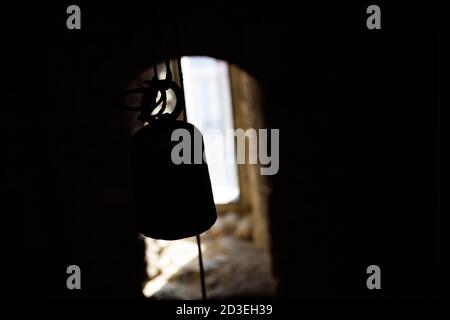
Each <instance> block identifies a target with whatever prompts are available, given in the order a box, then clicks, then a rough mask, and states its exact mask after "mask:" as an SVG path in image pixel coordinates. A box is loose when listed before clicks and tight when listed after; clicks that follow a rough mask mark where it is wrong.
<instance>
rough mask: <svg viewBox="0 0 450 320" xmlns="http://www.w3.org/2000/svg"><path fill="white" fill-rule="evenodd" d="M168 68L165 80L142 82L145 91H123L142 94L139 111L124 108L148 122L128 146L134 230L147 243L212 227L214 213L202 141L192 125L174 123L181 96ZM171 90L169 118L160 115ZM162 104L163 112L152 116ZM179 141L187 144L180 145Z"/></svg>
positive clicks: (178, 113) (142, 89)
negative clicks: (171, 100)
mask: <svg viewBox="0 0 450 320" xmlns="http://www.w3.org/2000/svg"><path fill="white" fill-rule="evenodd" d="M166 67H167V75H166V79H164V80H158V79H157V77H156V76H155V77H154V78H153V80H151V81H145V83H146V84H147V85H148V87H146V88H138V89H134V90H130V91H128V92H127V94H131V93H139V94H142V99H141V105H140V107H138V108H136V107H128V106H126V108H127V109H128V110H134V111H137V110H140V111H141V115H140V116H139V118H138V119H139V120H141V121H143V122H144V123H146V125H145V126H143V127H142V128H141V129H139V130H138V131H136V132H135V133H134V134H133V136H132V137H131V141H130V165H131V182H132V189H133V190H132V191H133V202H134V214H135V223H136V226H137V229H138V231H139V232H140V233H142V234H143V235H145V236H147V237H150V238H154V239H163V240H177V239H182V238H187V237H192V236H196V235H199V234H200V233H202V232H204V231H206V230H208V229H209V228H211V227H212V226H213V224H214V222H215V221H216V219H217V213H216V206H215V203H214V198H213V193H212V188H211V181H210V177H209V171H208V165H207V163H206V161H205V160H204V156H203V155H204V143H203V136H202V135H201V133H200V131H199V130H198V129H197V128H196V127H195V126H193V125H192V124H190V123H188V122H184V121H179V120H177V117H178V116H179V115H180V114H181V112H182V110H183V106H184V96H183V93H182V91H181V88H180V87H179V86H178V85H177V84H176V83H175V82H173V81H172V76H171V72H170V64H169V63H168V62H166ZM155 74H157V72H155ZM169 89H171V90H172V91H173V92H174V93H175V97H176V104H175V106H174V109H173V111H172V113H164V112H163V111H164V110H165V108H166V97H167V95H166V91H167V90H169ZM158 94H159V96H160V97H161V98H160V99H159V100H157V97H158ZM160 104H162V107H161V108H160V110H159V112H157V113H156V114H155V113H154V111H155V110H156V109H157V107H158V106H159V105H160ZM180 134H181V135H180ZM182 136H183V139H186V140H181V138H182ZM180 140H181V141H180ZM180 143H181V144H182V148H180ZM199 155H200V156H199ZM180 156H181V158H182V161H180Z"/></svg>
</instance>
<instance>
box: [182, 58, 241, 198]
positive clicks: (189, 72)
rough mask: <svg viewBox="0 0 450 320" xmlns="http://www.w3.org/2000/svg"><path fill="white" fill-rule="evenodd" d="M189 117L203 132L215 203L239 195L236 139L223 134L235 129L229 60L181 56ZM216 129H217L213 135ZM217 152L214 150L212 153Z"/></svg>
mask: <svg viewBox="0 0 450 320" xmlns="http://www.w3.org/2000/svg"><path fill="white" fill-rule="evenodd" d="M181 68H182V72H183V84H184V90H185V99H186V118H187V120H188V121H189V122H190V123H192V124H193V125H195V126H196V127H197V128H198V129H199V130H200V131H201V132H202V133H203V135H204V140H205V153H206V159H207V160H208V159H212V158H214V160H215V161H213V162H211V161H209V163H208V168H209V174H210V177H211V185H212V189H213V194H214V201H215V202H216V204H226V203H231V202H236V201H237V200H238V199H239V181H238V170H237V166H236V164H235V162H234V163H233V162H231V161H227V156H231V157H235V150H234V141H233V140H232V139H227V138H226V137H225V135H224V134H223V133H224V132H225V131H226V130H227V129H233V128H234V124H233V109H232V99H231V89H230V80H229V70H228V64H227V63H226V62H225V61H221V60H217V59H213V58H210V57H183V58H181ZM214 132H215V133H217V134H216V135H214ZM213 153H214V154H213Z"/></svg>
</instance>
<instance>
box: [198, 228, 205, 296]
mask: <svg viewBox="0 0 450 320" xmlns="http://www.w3.org/2000/svg"><path fill="white" fill-rule="evenodd" d="M196 238H197V247H198V264H199V266H200V283H201V286H202V299H203V300H207V297H206V284H205V270H204V269H203V257H202V245H201V242H200V235H199V234H198V235H197V236H196Z"/></svg>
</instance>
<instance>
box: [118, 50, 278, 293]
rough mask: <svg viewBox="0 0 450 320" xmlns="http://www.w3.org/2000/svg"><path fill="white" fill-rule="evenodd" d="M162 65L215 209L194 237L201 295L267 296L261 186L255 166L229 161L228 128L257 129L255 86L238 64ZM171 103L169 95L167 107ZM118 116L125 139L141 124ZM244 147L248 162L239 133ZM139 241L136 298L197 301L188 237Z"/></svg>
mask: <svg viewBox="0 0 450 320" xmlns="http://www.w3.org/2000/svg"><path fill="white" fill-rule="evenodd" d="M170 63H171V65H172V71H173V76H174V79H175V81H177V82H178V83H181V84H182V86H183V88H184V94H185V99H186V110H185V113H183V114H182V115H181V116H180V118H183V119H185V120H187V121H189V122H191V123H192V124H194V125H195V126H197V127H198V128H199V129H200V131H201V132H202V134H203V136H204V141H205V152H206V157H207V159H208V166H209V171H210V176H211V183H212V188H213V194H214V200H215V203H216V208H217V211H218V220H217V222H216V223H215V225H214V226H213V227H212V228H211V229H210V230H208V231H207V232H205V233H204V234H202V235H201V237H202V254H203V256H204V265H205V272H206V287H207V291H208V296H209V297H211V298H218V299H222V298H233V297H270V296H271V295H272V294H273V293H274V291H275V287H276V281H275V279H274V277H273V273H272V267H271V254H270V236H269V232H268V218H267V217H268V212H267V196H268V193H269V187H268V183H267V181H266V180H265V178H264V176H261V174H260V171H259V167H260V163H258V162H257V163H249V162H248V161H247V162H244V163H238V162H237V161H236V153H237V151H238V150H237V148H238V145H237V143H236V142H237V141H236V139H237V137H236V135H235V133H236V129H242V130H243V131H244V132H250V131H248V130H258V129H262V128H264V127H265V126H264V117H263V114H262V108H261V91H260V87H259V83H258V81H257V80H256V79H255V78H254V77H252V76H251V75H250V74H249V73H247V72H246V71H244V70H242V69H241V68H240V67H238V66H236V65H234V64H230V63H228V62H226V61H224V60H219V59H215V58H212V57H206V56H185V57H182V58H181V59H172V60H171V62H170ZM179 63H181V65H178V64H179ZM153 70H154V68H153V66H151V67H149V68H148V69H145V70H144V71H143V72H141V73H140V74H139V76H138V77H137V78H136V79H135V80H133V81H132V82H131V83H130V84H129V85H128V89H131V88H135V87H139V86H141V85H142V83H143V81H144V80H146V79H150V78H151V77H153V73H154V71H153ZM157 70H158V77H159V78H164V77H165V68H164V64H158V66H157ZM180 70H181V72H182V80H181V77H180V74H179V71H180ZM129 99H133V98H129ZM171 99H173V97H171V96H170V95H169V98H168V104H169V108H170V105H171V104H173V101H171ZM128 102H129V103H131V104H132V103H133V101H128ZM134 102H136V101H134ZM126 118H127V124H128V128H129V130H128V131H129V133H130V134H131V133H133V132H135V131H136V130H137V129H138V128H139V127H140V126H142V124H141V123H139V122H137V121H136V114H134V113H129V112H126ZM244 148H245V150H244V153H245V154H246V155H247V157H246V158H247V159H248V158H249V155H250V153H251V152H253V151H255V150H252V148H258V145H254V143H253V144H252V141H251V139H250V137H249V136H245V144H244ZM149 214H151V213H149ZM186 214H189V212H186ZM144 241H145V244H146V260H147V275H148V281H146V283H145V285H144V289H143V293H144V295H145V296H147V297H152V298H156V299H197V298H200V297H201V291H200V287H199V268H198V262H197V256H198V253H197V247H196V242H195V238H187V239H181V240H177V241H164V240H155V239H150V238H145V239H144Z"/></svg>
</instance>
